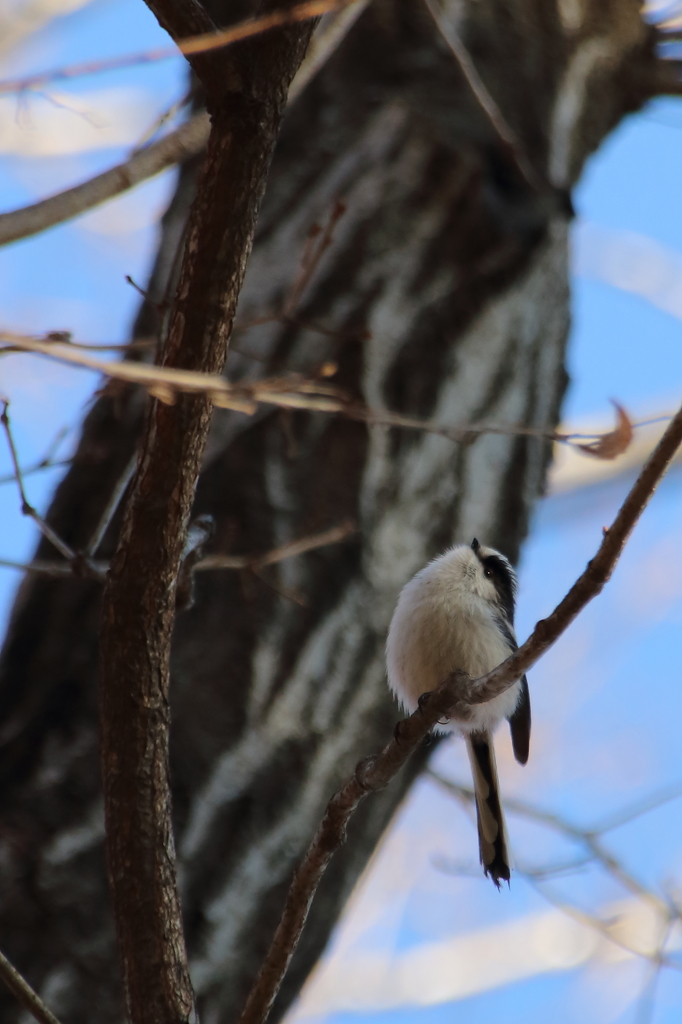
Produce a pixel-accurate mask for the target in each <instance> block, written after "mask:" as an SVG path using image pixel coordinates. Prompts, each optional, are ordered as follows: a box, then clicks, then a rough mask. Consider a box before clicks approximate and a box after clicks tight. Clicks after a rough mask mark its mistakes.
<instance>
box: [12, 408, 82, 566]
mask: <svg viewBox="0 0 682 1024" xmlns="http://www.w3.org/2000/svg"><path fill="white" fill-rule="evenodd" d="M0 401H1V402H2V413H1V414H0V423H1V424H2V426H3V429H4V431H5V437H6V438H7V445H8V447H9V452H10V458H11V459H12V466H13V468H14V479H15V480H16V482H17V487H18V489H19V497H20V499H21V514H22V515H24V516H28V517H29V518H30V519H32V520H33V521H34V523H35V524H36V526H37V527H38V529H39V530H40V532H41V533H42V535H43V536H44V537H45V538H46V539H47V540H49V542H50V543H51V544H52V546H53V547H55V548H56V549H57V551H58V552H59V553H60V555H63V556H64V558H66V559H68V560H69V561H73V560H74V559H75V558H76V552H75V551H73V550H72V549H71V548H70V547H69V545H68V544H66V543H65V542H64V541H63V540H62V539H61V537H59V536H58V535H57V534H56V533H55V531H54V530H53V529H52V527H51V526H50V525H49V524H48V523H46V522H45V520H44V519H43V517H42V516H41V515H39V514H38V512H37V511H36V510H35V509H34V507H33V505H31V504H30V502H29V500H28V498H27V497H26V491H25V490H24V481H23V478H22V475H21V468H20V466H19V459H18V457H17V449H16V446H15V444H14V437H13V436H12V428H11V426H10V422H9V415H8V412H7V410H8V408H9V401H8V400H7V399H6V398H0Z"/></svg>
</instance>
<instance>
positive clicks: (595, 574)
mask: <svg viewBox="0 0 682 1024" xmlns="http://www.w3.org/2000/svg"><path fill="white" fill-rule="evenodd" d="M681 443H682V408H681V409H680V411H679V412H678V413H677V415H676V416H675V418H674V419H673V420H672V422H671V423H670V425H669V426H668V428H667V430H666V432H665V434H664V435H663V437H662V438H661V440H660V441H659V443H658V445H657V446H656V449H655V450H654V452H653V454H652V455H651V457H650V459H649V461H648V462H647V464H646V465H645V466H644V469H643V470H642V472H641V473H640V475H639V477H638V478H637V480H636V482H635V484H634V485H633V487H632V489H631V490H630V493H629V494H628V496H627V498H626V499H625V501H624V502H623V505H622V506H621V508H620V510H619V512H618V514H617V516H616V518H615V520H614V522H613V525H612V526H611V528H610V529H608V530H606V531H605V532H604V539H603V541H602V543H601V545H600V548H599V550H598V551H597V554H596V555H595V557H594V558H593V559H592V560H591V562H590V563H589V564H588V566H587V568H586V570H585V572H584V573H583V574H582V575H581V576H580V577H579V579H578V580H577V582H576V583H575V584H574V585H573V587H571V589H570V591H569V592H568V594H567V595H566V597H565V598H564V599H563V601H561V603H560V604H559V605H558V606H557V607H556V608H555V610H554V611H553V612H552V614H551V615H550V616H549V617H548V618H547V619H543V620H541V621H540V622H538V624H537V625H536V627H535V629H534V630H533V633H532V634H531V636H530V637H529V638H528V640H527V641H526V642H525V643H524V644H523V645H522V646H521V647H520V648H519V650H518V651H516V653H515V654H513V655H512V656H511V657H510V658H508V659H507V660H506V661H505V662H503V663H502V664H501V665H500V666H498V668H496V669H495V670H494V671H493V672H489V673H488V674H487V675H485V676H482V677H481V678H480V679H476V680H471V679H469V677H468V676H465V675H464V674H463V673H461V672H455V673H453V674H452V675H451V676H450V677H448V679H446V680H445V681H444V682H443V683H441V685H440V686H439V687H438V688H437V689H436V690H434V691H433V692H432V693H429V694H424V695H422V697H421V699H420V701H419V708H418V710H417V711H415V712H414V714H412V715H410V717H409V718H406V719H403V720H402V721H401V722H399V723H398V725H397V726H396V730H395V735H394V738H393V739H392V740H391V742H390V743H388V744H387V745H386V747H384V749H383V750H382V751H381V753H379V754H376V755H374V756H372V757H368V758H366V759H365V760H364V761H361V762H360V764H359V765H358V766H357V768H356V769H355V772H354V774H353V776H352V777H351V778H350V779H349V780H348V782H347V783H346V784H345V785H344V786H343V787H342V788H341V789H340V790H339V791H338V792H337V793H336V794H335V795H334V796H333V797H332V798H331V800H330V801H329V804H328V806H327V810H326V812H325V814H324V816H323V818H322V821H321V823H320V826H319V828H318V830H317V832H316V834H315V836H314V838H313V840H312V842H311V844H310V846H309V848H308V852H307V853H306V855H305V857H304V859H303V861H302V863H301V864H300V866H299V868H298V869H297V871H296V873H295V875H294V878H293V881H292V883H291V886H290V888H289V892H288V895H287V898H286V902H285V905H284V909H283V912H282V916H281V918H280V922H279V925H278V926H277V930H276V932H275V936H274V938H273V941H272V945H271V946H270V949H269V951H268V953H267V956H266V958H265V961H264V963H263V965H262V967H261V969H260V972H259V974H258V977H257V978H256V981H255V982H254V985H253V987H252V989H251V992H250V994H249V997H248V999H247V1002H246V1006H245V1008H244V1011H243V1013H242V1015H241V1018H240V1024H263V1021H265V1019H266V1018H267V1016H268V1014H269V1012H270V1009H271V1007H272V1004H273V1002H274V999H275V997H276V995H277V993H278V991H279V988H280V985H281V983H282V979H283V978H284V975H285V973H286V971H287V968H288V966H289V963H290V961H291V958H292V956H293V954H294V951H295V949H296V946H297V945H298V941H299V939H300V937H301V933H302V931H303V927H304V925H305V921H306V918H307V916H308V910H309V908H310V904H311V902H312V899H313V897H314V895H315V892H316V890H317V887H318V885H319V883H320V880H321V879H322V876H323V875H324V872H325V871H326V868H327V865H328V863H329V861H330V860H331V857H332V855H333V853H334V852H335V850H337V849H338V848H339V847H340V846H341V844H342V843H343V842H344V840H345V835H346V826H347V824H348V821H349V819H350V818H351V816H352V814H353V813H354V811H355V810H356V808H357V807H358V805H359V804H360V803H361V802H362V800H364V798H365V797H366V796H367V795H368V794H369V793H371V792H376V791H378V790H380V789H383V788H384V787H385V786H386V785H388V783H389V782H390V781H391V779H392V778H393V777H394V776H395V775H396V774H397V772H398V771H399V769H400V768H401V767H402V765H403V764H404V763H405V761H406V760H407V758H408V757H409V756H410V754H411V753H412V751H413V750H414V749H415V748H416V747H417V745H418V744H419V743H421V741H422V740H423V738H424V737H425V736H426V734H427V733H428V732H429V731H430V730H431V729H432V728H433V726H434V725H436V723H437V722H438V721H439V719H441V718H443V717H453V718H460V719H462V720H467V719H468V717H469V716H470V713H471V705H472V704H474V705H476V704H482V703H485V702H486V701H488V700H491V699H492V698H493V697H497V696H499V695H500V694H501V693H503V692H504V691H505V690H506V689H508V688H509V687H510V686H511V685H512V684H513V683H514V682H515V681H516V680H517V679H518V678H519V677H520V676H521V675H522V674H523V673H524V672H526V671H528V669H529V668H531V667H532V666H533V665H534V664H535V662H536V661H537V660H538V659H539V658H540V657H541V656H542V655H543V654H544V653H545V652H546V651H547V650H548V649H549V647H551V646H552V644H553V643H554V642H555V641H556V640H557V639H558V638H559V637H560V636H561V634H562V633H563V632H564V631H565V630H566V629H567V628H568V626H569V625H570V624H571V623H572V622H573V620H574V619H575V617H576V616H577V615H578V613H579V612H580V611H581V610H582V609H583V608H584V607H585V606H586V605H587V604H588V603H589V602H590V601H591V600H592V598H593V597H595V596H596V595H597V594H598V593H599V592H600V591H601V590H602V589H603V587H604V585H605V583H606V582H607V580H608V579H609V577H610V576H611V573H612V572H613V569H614V567H615V565H616V562H617V561H618V559H619V557H620V554H621V552H622V550H623V547H624V545H625V542H626V540H627V538H628V537H629V535H630V533H631V532H632V529H633V527H634V525H635V523H636V522H637V520H638V519H639V517H640V515H641V514H642V512H643V510H644V508H645V507H646V505H647V503H648V501H649V499H650V498H651V495H652V494H653V492H654V490H655V488H656V486H657V484H658V483H659V481H660V480H661V478H662V477H663V475H664V473H665V471H666V469H667V468H668V466H669V465H670V462H671V461H672V459H673V456H674V455H675V452H676V451H677V449H678V447H679V446H680V444H681Z"/></svg>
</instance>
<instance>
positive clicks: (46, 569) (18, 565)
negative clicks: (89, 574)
mask: <svg viewBox="0 0 682 1024" xmlns="http://www.w3.org/2000/svg"><path fill="white" fill-rule="evenodd" d="M90 565H91V566H92V568H93V569H94V570H95V571H96V573H97V575H96V576H95V579H97V580H98V581H99V582H100V583H101V582H103V581H104V574H105V573H106V572H107V570H108V568H109V566H108V564H107V563H106V562H91V563H90ZM0 568H2V569H16V570H17V571H18V572H31V573H33V574H34V575H35V576H51V577H54V578H57V577H61V578H64V577H65V576H67V577H68V576H73V577H75V576H76V573H75V571H74V564H73V562H45V561H40V560H37V561H35V562H12V561H10V560H9V559H7V558H0Z"/></svg>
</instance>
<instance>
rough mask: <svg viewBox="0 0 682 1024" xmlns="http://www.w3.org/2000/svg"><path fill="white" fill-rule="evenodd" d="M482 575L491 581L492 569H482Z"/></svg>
mask: <svg viewBox="0 0 682 1024" xmlns="http://www.w3.org/2000/svg"><path fill="white" fill-rule="evenodd" d="M483 575H484V576H485V577H486V579H488V580H491V579H492V578H493V571H492V569H484V570H483Z"/></svg>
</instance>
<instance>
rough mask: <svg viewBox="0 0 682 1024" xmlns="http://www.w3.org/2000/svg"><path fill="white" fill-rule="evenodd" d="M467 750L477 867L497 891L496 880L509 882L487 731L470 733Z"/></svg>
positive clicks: (504, 831) (506, 844)
mask: <svg viewBox="0 0 682 1024" xmlns="http://www.w3.org/2000/svg"><path fill="white" fill-rule="evenodd" d="M467 751H468V753H469V761H470V762H471V771H472V773H473V776H474V792H475V794H476V819H477V821H478V848H479V852H480V856H481V864H482V865H483V870H484V871H485V873H486V875H489V876H490V877H491V878H492V880H493V882H494V883H495V885H496V886H497V888H498V889H499V888H500V879H502V878H503V879H504V880H505V882H508V881H509V876H510V873H511V858H510V856H509V842H508V839H507V827H506V825H505V821H504V814H503V812H502V805H501V804H500V786H499V782H498V778H497V765H496V764H495V749H494V747H493V738H492V735H491V734H490V733H489V732H473V733H470V734H469V736H467Z"/></svg>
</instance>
